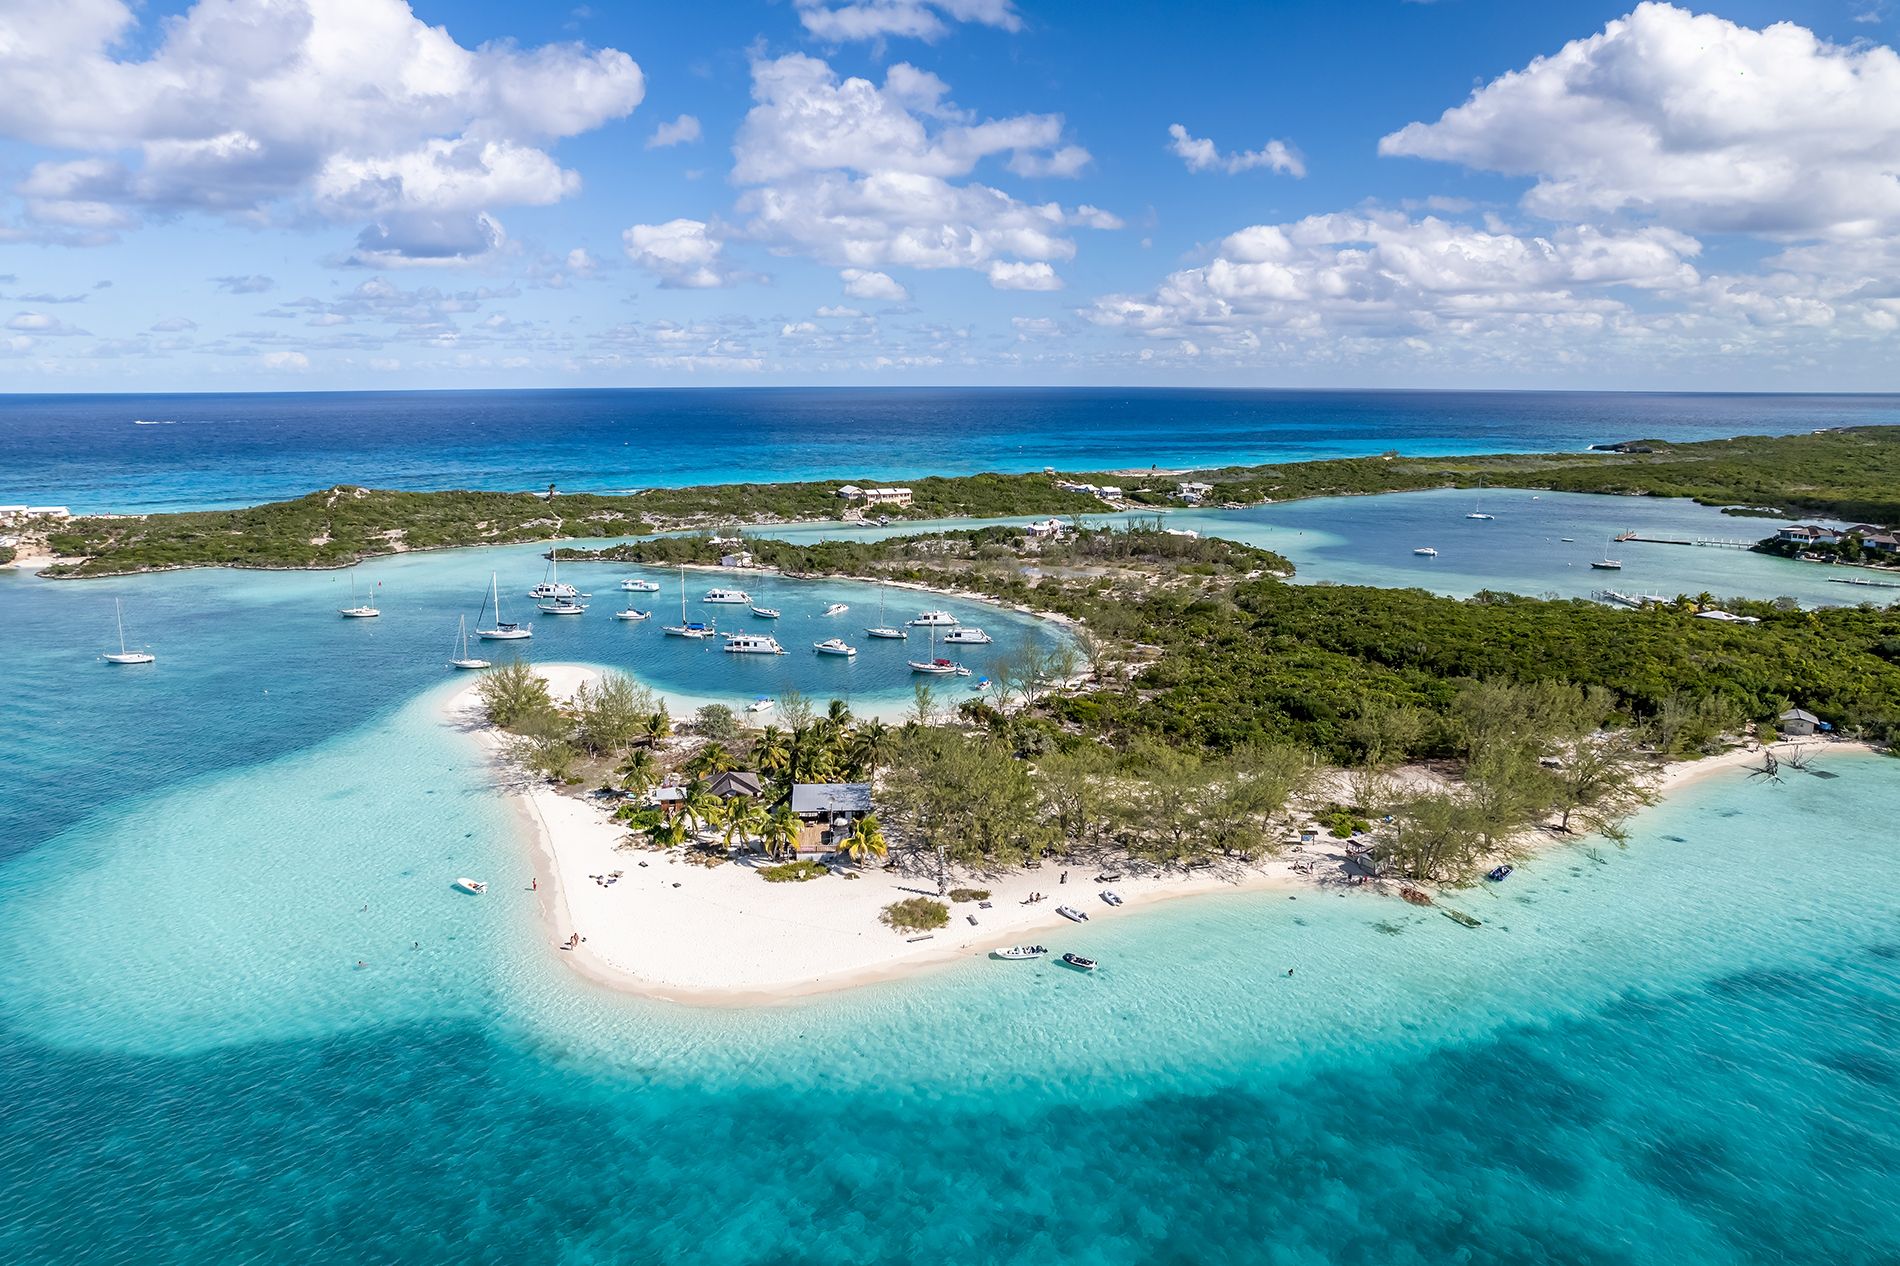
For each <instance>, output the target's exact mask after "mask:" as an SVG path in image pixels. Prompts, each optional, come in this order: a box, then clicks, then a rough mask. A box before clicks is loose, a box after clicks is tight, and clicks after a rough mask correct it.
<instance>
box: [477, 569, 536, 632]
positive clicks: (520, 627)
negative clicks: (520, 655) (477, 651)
mask: <svg viewBox="0 0 1900 1266" xmlns="http://www.w3.org/2000/svg"><path fill="white" fill-rule="evenodd" d="M490 605H493V606H494V608H495V625H494V627H493V628H487V629H485V628H483V627H482V617H481V614H477V615H476V617H475V636H476V637H479V638H481V639H482V640H483V641H484V642H519V641H522V640H523V639H525V638H530V637H533V636H534V626H533V625H531V624H516V623H515V622H514V621H513V620H504V619H502V618H501V586H500V584H499V582H497V580H496V578H495V573H493V572H490V573H488V597H487V598H486V599H484V600H483V602H482V612H483V613H486V612H487V610H488V608H489V606H490Z"/></svg>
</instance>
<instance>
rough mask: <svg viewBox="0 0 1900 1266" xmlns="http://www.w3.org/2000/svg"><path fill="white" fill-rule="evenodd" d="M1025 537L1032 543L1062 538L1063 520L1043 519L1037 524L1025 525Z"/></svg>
mask: <svg viewBox="0 0 1900 1266" xmlns="http://www.w3.org/2000/svg"><path fill="white" fill-rule="evenodd" d="M1023 535H1024V536H1027V537H1028V538H1029V539H1030V540H1032V541H1042V540H1048V539H1049V538H1050V537H1055V536H1061V535H1062V520H1060V519H1041V520H1038V521H1037V522H1035V523H1025V524H1024V525H1023Z"/></svg>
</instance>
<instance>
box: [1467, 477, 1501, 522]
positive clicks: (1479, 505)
mask: <svg viewBox="0 0 1900 1266" xmlns="http://www.w3.org/2000/svg"><path fill="white" fill-rule="evenodd" d="M1465 517H1466V518H1467V519H1495V518H1497V517H1498V516H1497V515H1495V514H1486V513H1485V512H1484V480H1483V479H1482V478H1480V479H1479V480H1478V499H1477V500H1476V501H1474V502H1472V503H1471V513H1470V514H1467V515H1466V516H1465Z"/></svg>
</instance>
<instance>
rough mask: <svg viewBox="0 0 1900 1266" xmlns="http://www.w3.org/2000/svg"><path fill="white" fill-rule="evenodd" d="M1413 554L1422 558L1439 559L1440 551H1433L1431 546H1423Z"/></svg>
mask: <svg viewBox="0 0 1900 1266" xmlns="http://www.w3.org/2000/svg"><path fill="white" fill-rule="evenodd" d="M1412 552H1413V553H1414V554H1417V555H1418V556H1419V557H1420V558H1437V557H1438V551H1437V550H1435V549H1433V548H1432V547H1431V546H1429V545H1421V546H1419V547H1418V548H1417V549H1415V550H1413V551H1412Z"/></svg>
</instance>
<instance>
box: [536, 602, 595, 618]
mask: <svg viewBox="0 0 1900 1266" xmlns="http://www.w3.org/2000/svg"><path fill="white" fill-rule="evenodd" d="M535 610H537V611H539V612H541V613H542V614H543V615H584V614H586V611H587V604H586V603H584V602H576V601H574V600H573V599H572V598H556V599H555V600H554V601H553V602H542V603H538V604H536V606H535Z"/></svg>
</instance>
